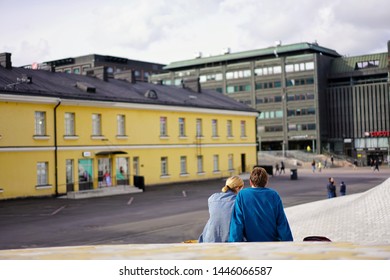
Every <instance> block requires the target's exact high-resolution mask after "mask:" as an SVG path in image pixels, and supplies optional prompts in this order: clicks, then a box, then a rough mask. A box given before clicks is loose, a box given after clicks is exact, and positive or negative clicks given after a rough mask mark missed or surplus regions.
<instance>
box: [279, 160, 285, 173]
mask: <svg viewBox="0 0 390 280" xmlns="http://www.w3.org/2000/svg"><path fill="white" fill-rule="evenodd" d="M282 172H283V174H286V172H285V171H284V162H283V161H281V162H280V174H282Z"/></svg>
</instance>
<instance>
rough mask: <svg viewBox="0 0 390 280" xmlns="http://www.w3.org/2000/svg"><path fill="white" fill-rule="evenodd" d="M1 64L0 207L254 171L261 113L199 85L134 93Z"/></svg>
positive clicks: (128, 83) (147, 87)
mask: <svg viewBox="0 0 390 280" xmlns="http://www.w3.org/2000/svg"><path fill="white" fill-rule="evenodd" d="M0 63H1V66H0V170H1V176H0V199H9V198H17V197H28V196H50V195H62V194H66V193H67V192H74V191H76V192H77V191H81V190H89V189H97V188H103V187H116V186H118V185H129V186H132V185H137V184H138V183H137V182H134V179H136V180H137V179H141V181H142V180H144V184H145V185H157V184H165V183H172V182H182V181H194V180H206V179H212V178H220V177H226V176H229V175H231V174H239V173H241V172H245V171H248V170H249V169H250V168H251V167H252V166H253V165H255V164H256V161H257V156H256V119H257V116H258V113H257V112H256V111H255V110H253V109H251V108H249V107H247V106H246V105H244V104H241V103H239V102H237V101H235V100H233V99H231V98H229V97H226V96H224V95H222V94H220V93H218V92H214V91H208V90H201V89H200V86H199V82H198V81H184V83H183V86H182V87H181V88H177V87H170V86H165V85H155V84H149V83H139V82H137V83H135V80H134V79H132V77H133V76H132V75H131V72H130V73H129V75H128V76H127V77H126V73H121V76H120V77H119V78H121V80H120V79H118V77H117V79H108V78H107V77H106V76H105V75H102V76H100V78H97V77H96V75H95V76H94V77H92V76H85V75H84V76H83V75H74V74H67V73H54V72H50V71H43V70H31V69H22V68H12V66H11V62H10V55H7V56H5V59H4V58H3V59H1V58H0ZM141 184H142V183H141Z"/></svg>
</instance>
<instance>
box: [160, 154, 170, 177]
mask: <svg viewBox="0 0 390 280" xmlns="http://www.w3.org/2000/svg"><path fill="white" fill-rule="evenodd" d="M168 175H169V174H168V158H167V157H162V158H161V176H168Z"/></svg>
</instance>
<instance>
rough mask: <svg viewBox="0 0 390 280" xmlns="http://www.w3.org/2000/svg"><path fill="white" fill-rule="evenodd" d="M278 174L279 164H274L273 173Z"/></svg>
mask: <svg viewBox="0 0 390 280" xmlns="http://www.w3.org/2000/svg"><path fill="white" fill-rule="evenodd" d="M278 173H279V174H280V170H279V164H278V163H277V164H275V174H278Z"/></svg>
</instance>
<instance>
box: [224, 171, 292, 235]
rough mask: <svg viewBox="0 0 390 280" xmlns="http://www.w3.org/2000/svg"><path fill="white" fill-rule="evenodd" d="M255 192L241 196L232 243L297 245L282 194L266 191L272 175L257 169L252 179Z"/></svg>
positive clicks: (232, 225)
mask: <svg viewBox="0 0 390 280" xmlns="http://www.w3.org/2000/svg"><path fill="white" fill-rule="evenodd" d="M249 182H250V185H251V188H246V189H243V190H242V191H240V192H239V193H238V194H237V197H236V202H235V205H234V209H233V213H232V218H231V221H230V232H229V239H228V241H229V242H244V241H247V242H272V241H293V236H292V233H291V229H290V225H289V223H288V220H287V217H286V214H285V213H284V209H283V204H282V200H281V198H280V196H279V194H278V193H277V192H276V191H275V190H273V189H270V188H266V185H267V183H268V174H267V172H266V171H265V169H264V168H261V167H255V168H254V169H253V170H252V172H251V174H250V177H249Z"/></svg>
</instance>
